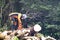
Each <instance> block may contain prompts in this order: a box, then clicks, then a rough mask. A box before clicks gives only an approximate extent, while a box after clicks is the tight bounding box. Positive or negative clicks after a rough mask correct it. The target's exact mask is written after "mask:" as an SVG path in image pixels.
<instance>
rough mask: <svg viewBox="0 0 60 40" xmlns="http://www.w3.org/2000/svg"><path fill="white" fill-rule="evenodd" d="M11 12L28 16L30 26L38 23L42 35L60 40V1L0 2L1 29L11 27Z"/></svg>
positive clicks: (1, 0) (18, 0)
mask: <svg viewBox="0 0 60 40" xmlns="http://www.w3.org/2000/svg"><path fill="white" fill-rule="evenodd" d="M11 12H21V13H22V14H27V15H28V18H27V21H26V22H27V23H28V25H34V24H37V23H38V24H40V25H41V27H42V30H41V33H42V34H44V35H46V36H47V35H50V36H52V37H54V38H56V39H57V40H58V39H60V0H0V25H1V27H3V26H4V24H6V25H8V26H9V23H8V14H9V13H11ZM1 15H2V16H1Z"/></svg>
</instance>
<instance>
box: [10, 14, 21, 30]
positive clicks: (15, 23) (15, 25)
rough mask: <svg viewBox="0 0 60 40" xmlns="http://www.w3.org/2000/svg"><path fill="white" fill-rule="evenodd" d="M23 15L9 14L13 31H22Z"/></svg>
mask: <svg viewBox="0 0 60 40" xmlns="http://www.w3.org/2000/svg"><path fill="white" fill-rule="evenodd" d="M21 16H22V14H21V13H11V14H9V17H10V20H11V24H12V25H11V30H17V29H20V30H21V29H22V22H21Z"/></svg>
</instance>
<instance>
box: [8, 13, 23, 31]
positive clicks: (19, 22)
mask: <svg viewBox="0 0 60 40" xmlns="http://www.w3.org/2000/svg"><path fill="white" fill-rule="evenodd" d="M14 14H18V16H16V15H14ZM11 15H14V16H12V17H14V18H17V19H18V29H19V30H21V29H22V22H21V16H22V14H21V13H11V14H9V16H11Z"/></svg>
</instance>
